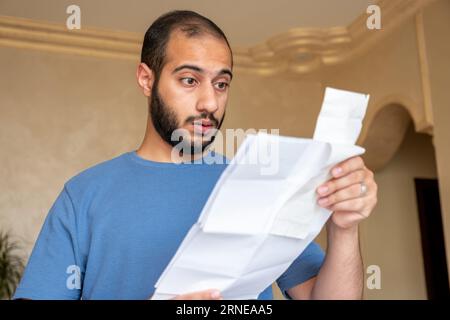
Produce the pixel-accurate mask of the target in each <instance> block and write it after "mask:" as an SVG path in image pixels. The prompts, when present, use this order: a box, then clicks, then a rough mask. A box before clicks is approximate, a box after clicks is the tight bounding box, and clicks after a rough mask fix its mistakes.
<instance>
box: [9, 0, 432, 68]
mask: <svg viewBox="0 0 450 320" xmlns="http://www.w3.org/2000/svg"><path fill="white" fill-rule="evenodd" d="M433 1H435V0H395V1H392V0H380V1H378V2H377V5H378V6H379V7H380V9H381V16H382V19H381V20H382V29H381V30H369V29H368V28H367V26H366V21H367V18H368V15H367V14H366V13H363V14H361V15H360V16H359V17H358V18H357V19H356V20H355V21H353V22H352V23H351V24H350V25H349V26H346V27H333V28H296V29H292V30H289V31H287V32H285V33H282V34H279V35H277V36H274V37H271V38H269V39H268V40H267V41H265V42H264V43H261V44H259V45H256V46H252V47H250V48H246V47H234V48H233V52H234V63H235V67H236V68H238V69H241V70H246V71H249V72H252V73H257V74H261V75H270V74H276V73H280V72H289V73H293V74H304V73H307V72H310V71H313V70H315V69H317V68H319V67H322V66H328V65H334V64H337V63H341V62H343V61H346V60H348V59H351V58H353V57H355V56H356V55H358V54H361V53H363V52H365V51H366V50H368V49H369V48H370V47H371V46H372V45H374V44H375V43H376V42H377V41H379V40H380V39H382V38H383V37H384V36H386V35H387V34H388V33H389V32H390V31H392V30H393V29H394V28H396V27H397V26H399V25H401V24H402V23H403V22H404V21H405V20H406V19H408V18H410V17H411V16H413V15H414V14H415V13H416V12H418V11H419V10H420V9H421V8H423V7H425V6H427V5H428V4H430V3H431V2H433ZM142 37H143V36H142V34H139V33H130V32H123V31H112V30H104V29H98V28H82V29H81V30H68V29H67V28H66V26H65V25H62V24H56V23H49V22H41V21H35V20H30V19H24V18H16V17H6V16H0V45H3V46H10V47H17V48H27V49H36V50H43V51H51V52H59V53H68V54H77V55H85V56H93V57H102V58H114V59H126V60H138V59H139V52H140V49H141V42H142Z"/></svg>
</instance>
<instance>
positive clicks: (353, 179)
mask: <svg viewBox="0 0 450 320" xmlns="http://www.w3.org/2000/svg"><path fill="white" fill-rule="evenodd" d="M365 178H366V170H356V171H353V172H350V173H349V174H347V175H346V176H343V177H341V178H334V179H330V180H328V181H327V182H325V183H324V184H323V185H321V186H320V187H319V188H317V193H318V194H319V195H320V196H321V197H324V196H327V195H329V194H332V193H334V192H336V191H337V190H341V189H344V188H347V187H349V186H351V185H352V184H355V183H361V182H362V181H364V179H365Z"/></svg>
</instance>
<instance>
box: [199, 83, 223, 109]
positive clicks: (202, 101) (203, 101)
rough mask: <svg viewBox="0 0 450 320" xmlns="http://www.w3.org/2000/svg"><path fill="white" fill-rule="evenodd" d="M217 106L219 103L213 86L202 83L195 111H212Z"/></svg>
mask: <svg viewBox="0 0 450 320" xmlns="http://www.w3.org/2000/svg"><path fill="white" fill-rule="evenodd" d="M218 108H219V103H218V99H217V95H216V92H215V89H214V87H213V86H212V85H211V84H208V85H206V84H205V85H203V86H202V88H201V90H200V93H199V99H198V101H197V111H199V112H207V113H214V112H215V111H216V110H217V109H218Z"/></svg>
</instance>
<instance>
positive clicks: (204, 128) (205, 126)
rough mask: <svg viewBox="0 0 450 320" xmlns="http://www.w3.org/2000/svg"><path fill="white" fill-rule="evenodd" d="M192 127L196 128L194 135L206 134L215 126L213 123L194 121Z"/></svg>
mask: <svg viewBox="0 0 450 320" xmlns="http://www.w3.org/2000/svg"><path fill="white" fill-rule="evenodd" d="M192 126H193V128H194V133H202V134H205V133H207V132H208V131H210V130H211V129H213V128H214V127H215V126H214V124H213V123H212V122H211V121H207V120H202V121H194V122H192Z"/></svg>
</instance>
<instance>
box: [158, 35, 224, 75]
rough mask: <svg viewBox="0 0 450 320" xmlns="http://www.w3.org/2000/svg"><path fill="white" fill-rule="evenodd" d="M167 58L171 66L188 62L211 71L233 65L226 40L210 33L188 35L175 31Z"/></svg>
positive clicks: (168, 48) (168, 46)
mask: <svg viewBox="0 0 450 320" xmlns="http://www.w3.org/2000/svg"><path fill="white" fill-rule="evenodd" d="M165 60H166V61H165V62H166V65H168V66H171V67H176V66H178V65H181V64H186V63H189V64H195V65H198V66H200V67H202V68H204V69H205V70H210V71H215V70H216V69H222V68H229V69H231V67H232V62H231V61H232V59H231V51H230V49H229V48H228V45H227V43H226V42H225V40H224V39H221V38H217V37H215V36H213V35H210V34H208V33H203V34H201V35H196V36H193V37H187V36H186V35H185V34H184V33H183V32H181V31H178V30H175V31H173V32H172V33H171V35H170V38H169V41H168V44H167V47H166V59H165Z"/></svg>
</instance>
